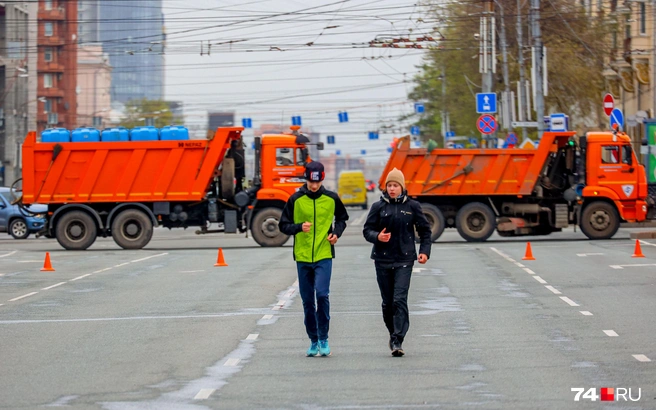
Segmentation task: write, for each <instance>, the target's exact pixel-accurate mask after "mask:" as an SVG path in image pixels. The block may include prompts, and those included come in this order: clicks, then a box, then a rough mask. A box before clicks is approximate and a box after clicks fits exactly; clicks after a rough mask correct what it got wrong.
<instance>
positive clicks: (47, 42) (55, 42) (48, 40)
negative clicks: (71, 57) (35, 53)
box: [39, 35, 66, 46]
mask: <svg viewBox="0 0 656 410" xmlns="http://www.w3.org/2000/svg"><path fill="white" fill-rule="evenodd" d="M39 45H40V46H63V45H66V40H65V39H64V37H60V36H50V37H46V36H43V35H40V36H39Z"/></svg>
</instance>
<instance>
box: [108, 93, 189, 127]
mask: <svg viewBox="0 0 656 410" xmlns="http://www.w3.org/2000/svg"><path fill="white" fill-rule="evenodd" d="M125 114H126V117H125V118H124V119H123V120H122V121H121V124H120V125H121V126H122V127H126V128H134V127H140V126H143V125H145V124H146V119H148V118H152V119H153V120H154V125H155V127H158V128H161V127H165V126H167V125H182V124H183V122H184V121H183V118H182V117H181V116H175V115H173V113H172V112H171V110H170V108H169V104H168V103H167V102H166V101H163V100H148V99H146V98H144V99H141V100H131V101H129V102H128V103H127V104H126V105H125Z"/></svg>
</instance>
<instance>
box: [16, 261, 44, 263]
mask: <svg viewBox="0 0 656 410" xmlns="http://www.w3.org/2000/svg"><path fill="white" fill-rule="evenodd" d="M16 262H17V263H41V262H43V261H16Z"/></svg>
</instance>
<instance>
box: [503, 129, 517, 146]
mask: <svg viewBox="0 0 656 410" xmlns="http://www.w3.org/2000/svg"><path fill="white" fill-rule="evenodd" d="M506 142H507V143H508V144H512V145H516V144H517V142H518V140H517V135H516V134H515V133H514V132H511V133H510V134H508V136H507V137H506Z"/></svg>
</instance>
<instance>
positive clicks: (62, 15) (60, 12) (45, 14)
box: [38, 8, 66, 21]
mask: <svg viewBox="0 0 656 410" xmlns="http://www.w3.org/2000/svg"><path fill="white" fill-rule="evenodd" d="M38 18H39V21H42V20H43V21H53V20H55V21H64V20H66V12H65V11H64V9H63V8H56V9H52V10H40V11H39V17H38Z"/></svg>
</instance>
